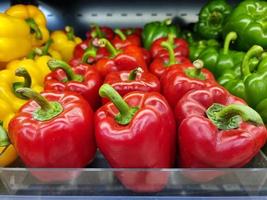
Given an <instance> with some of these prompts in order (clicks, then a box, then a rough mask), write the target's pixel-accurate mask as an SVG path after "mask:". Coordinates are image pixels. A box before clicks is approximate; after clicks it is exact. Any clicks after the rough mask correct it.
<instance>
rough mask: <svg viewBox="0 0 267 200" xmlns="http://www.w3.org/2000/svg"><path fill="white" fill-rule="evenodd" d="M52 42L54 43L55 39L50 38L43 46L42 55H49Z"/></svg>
mask: <svg viewBox="0 0 267 200" xmlns="http://www.w3.org/2000/svg"><path fill="white" fill-rule="evenodd" d="M52 44H53V40H52V39H51V38H49V39H48V40H47V42H46V43H45V45H44V47H43V48H42V56H43V55H49V53H48V51H49V48H50V47H51V45H52Z"/></svg>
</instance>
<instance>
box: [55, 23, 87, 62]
mask: <svg viewBox="0 0 267 200" xmlns="http://www.w3.org/2000/svg"><path fill="white" fill-rule="evenodd" d="M51 39H52V40H53V43H52V45H51V48H52V49H54V50H56V51H58V52H59V53H60V54H61V56H62V58H63V60H64V61H67V62H68V61H69V60H70V59H71V58H72V56H73V52H74V48H75V46H76V45H77V44H79V43H81V42H82V40H81V38H79V37H76V36H75V35H74V30H73V28H72V27H70V26H66V27H65V31H62V30H57V31H54V32H52V33H51Z"/></svg>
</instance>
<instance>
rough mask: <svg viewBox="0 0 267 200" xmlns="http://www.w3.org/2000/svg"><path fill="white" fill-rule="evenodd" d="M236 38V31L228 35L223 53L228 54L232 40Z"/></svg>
mask: <svg viewBox="0 0 267 200" xmlns="http://www.w3.org/2000/svg"><path fill="white" fill-rule="evenodd" d="M236 39H237V34H236V32H230V33H228V34H227V35H226V38H225V40H224V46H223V54H228V52H229V47H230V44H231V42H232V41H234V40H236Z"/></svg>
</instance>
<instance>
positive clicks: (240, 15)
mask: <svg viewBox="0 0 267 200" xmlns="http://www.w3.org/2000/svg"><path fill="white" fill-rule="evenodd" d="M266 16H267V2H266V1H259V0H246V1H242V2H241V3H240V4H239V5H238V6H237V7H236V8H235V9H234V10H233V12H232V13H231V15H230V16H229V18H228V20H227V23H226V24H225V26H224V30H223V32H224V33H225V34H227V33H228V32H230V31H235V32H236V33H237V35H238V38H237V41H236V45H235V47H236V49H238V50H243V51H247V50H248V49H249V48H250V47H252V46H253V45H255V44H257V45H260V46H262V47H263V48H267V31H266V25H265V21H266Z"/></svg>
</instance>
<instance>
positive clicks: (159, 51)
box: [150, 34, 189, 58]
mask: <svg viewBox="0 0 267 200" xmlns="http://www.w3.org/2000/svg"><path fill="white" fill-rule="evenodd" d="M162 42H167V43H169V45H170V47H171V48H172V49H173V51H174V55H175V56H184V57H188V56H189V47H188V44H187V42H186V41H185V40H183V39H182V38H176V36H175V35H172V34H169V35H168V37H162V38H159V39H157V40H156V41H154V42H153V43H152V45H151V48H150V53H151V55H152V58H156V57H162V56H168V54H169V52H168V51H167V50H166V48H165V47H164V46H162Z"/></svg>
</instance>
